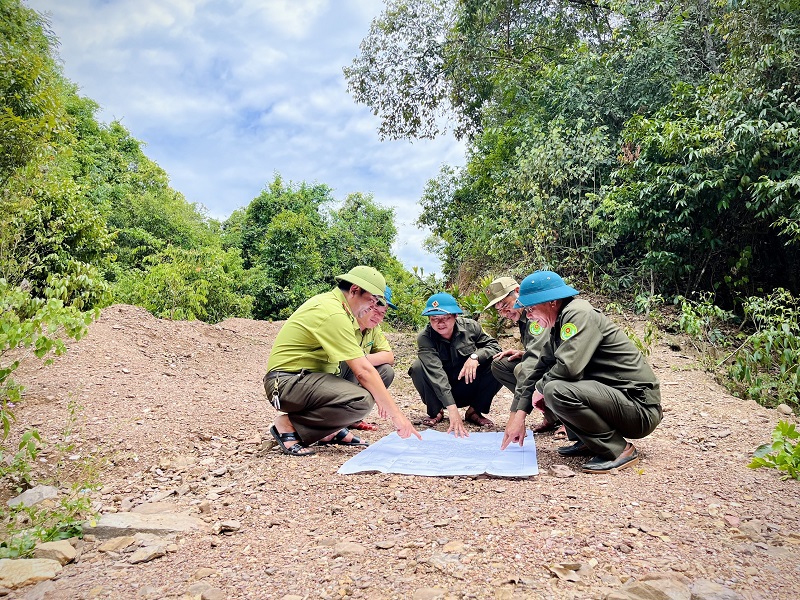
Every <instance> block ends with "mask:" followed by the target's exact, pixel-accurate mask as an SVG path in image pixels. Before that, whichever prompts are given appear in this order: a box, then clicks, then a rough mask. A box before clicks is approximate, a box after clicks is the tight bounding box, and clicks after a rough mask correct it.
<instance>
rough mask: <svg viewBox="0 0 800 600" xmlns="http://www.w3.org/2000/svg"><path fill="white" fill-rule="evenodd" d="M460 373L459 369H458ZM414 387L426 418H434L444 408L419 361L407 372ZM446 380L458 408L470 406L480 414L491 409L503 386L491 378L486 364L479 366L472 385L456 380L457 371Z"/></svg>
mask: <svg viewBox="0 0 800 600" xmlns="http://www.w3.org/2000/svg"><path fill="white" fill-rule="evenodd" d="M459 371H460V368H459ZM408 374H409V375H410V376H411V381H412V382H413V384H414V387H415V388H417V393H419V395H420V397H421V398H422V401H423V402H424V403H425V406H426V407H427V409H428V416H429V417H435V416H436V415H438V414H439V412H440V411H441V410H442V409H443V408H444V405H443V404H442V401H441V400H440V399H439V396H438V395H437V394H436V391H435V389H434V388H433V386H432V385H431V382H430V380H429V379H428V377H427V376H426V375H425V370H424V369H423V368H422V363H421V362H420V360H419V359H417V360H415V361H414V364H413V365H411V368H410V369H409V370H408ZM447 379H448V381H449V382H450V391H451V392H452V394H453V400H455V402H456V406H457V407H458V408H463V407H465V406H471V407H472V409H473V410H475V411H476V412H479V413H481V414H486V413H488V412H489V409H490V408H491V407H492V399H493V398H494V397H495V395H497V392H499V391H500V388H501V387H503V384H502V383H500V382H499V381H497V380H496V379H495V378H494V377H493V376H492V369H491V367H490V366H489V365H488V364H485V365H480V366H479V367H478V370H477V371H476V373H475V379H474V381H473V382H472V383H469V384H468V383H466V381H465V380H464V378H463V377H462V378H461V379H458V371H455V372H454V373H448V374H447Z"/></svg>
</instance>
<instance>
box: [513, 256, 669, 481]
mask: <svg viewBox="0 0 800 600" xmlns="http://www.w3.org/2000/svg"><path fill="white" fill-rule="evenodd" d="M578 293H579V292H578V290H576V289H575V288H573V287H571V286H569V285H567V284H566V283H565V282H564V280H563V279H562V278H561V276H560V275H558V274H557V273H554V272H553V271H536V272H535V273H532V274H531V275H528V276H527V277H526V278H525V279H523V280H522V283H521V284H520V289H519V298H518V299H517V304H518V305H519V306H521V307H524V308H525V312H526V313H527V315H528V318H529V319H532V320H534V321H537V322H538V323H539V324H540V325H541V326H542V327H550V328H551V330H550V342H549V343H548V345H547V346H546V347H545V350H544V352H543V353H542V356H541V357H540V358H539V362H538V363H537V364H536V367H535V368H534V369H533V370H532V371H531V372H530V373H529V374H527V376H526V377H525V380H524V381H522V382H520V386H522V387H523V388H525V387H527V386H530V387H531V388H532V389H533V391H532V394H531V398H532V400H531V403H525V404H519V403H515V404H512V407H511V410H512V415H511V418H510V419H509V421H508V425H507V426H506V430H505V435H504V437H503V442H502V444H501V448H502V449H505V448H506V447H508V445H509V444H510V443H512V442H513V443H518V444H520V445H521V444H522V443H523V442H524V440H525V417H526V416H527V415H528V414H530V412H531V410H532V408H533V406H532V404H533V403H536V402H537V401H541V400H544V403H545V405H546V406H547V407H548V408H549V409H550V410H552V411H553V412H554V413H555V415H556V416H557V417H558V418H559V419H561V421H562V422H563V423H564V425H565V426H566V428H567V432H568V434H569V436H570V439H574V440H576V441H575V442H574V443H573V444H571V445H569V446H563V447H561V448H559V449H558V453H559V454H560V455H562V456H591V457H592V458H591V459H590V460H589V461H588V462H586V463H584V465H583V466H582V467H581V470H582V471H583V472H584V473H608V472H610V471H612V470H614V469H623V468H626V467H630V466H632V465H634V464H636V463H637V462H638V460H639V452H638V451H637V449H636V447H635V446H634V445H633V444H632V443H630V442H628V441H627V440H626V438H632V439H639V438H643V437H645V436H647V435H649V434H650V433H652V432H653V430H654V429H655V428H656V427H657V426H658V424H659V423H660V422H661V418H662V416H663V413H662V410H661V392H660V385H659V381H658V378H657V377H656V375H655V373H653V369H651V368H650V365H648V364H647V362H646V361H645V359H644V356H642V353H641V352H640V351H639V349H638V348H637V347H636V346H635V345H634V344H633V342H631V340H630V339H629V338H628V336H627V335H625V333H624V332H623V331H622V329H621V328H620V327H619V325H617V324H615V323H613V322H612V321H611V320H610V319H609V318H608V317H606V316H605V315H604V314H603V313H601V312H600V311H599V310H597V309H595V308H594V307H592V305H591V304H589V302H587V301H586V300H581V299H578V298H575V296H576V295H578Z"/></svg>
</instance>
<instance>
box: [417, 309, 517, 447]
mask: <svg viewBox="0 0 800 600" xmlns="http://www.w3.org/2000/svg"><path fill="white" fill-rule="evenodd" d="M463 312H464V311H463V310H461V307H460V306H459V305H458V303H457V302H456V299H455V298H453V296H451V295H450V294H447V293H439V294H433V295H432V296H431V297H430V298H428V300H427V302H426V304H425V310H424V311H423V312H422V314H423V315H424V316H426V317H428V319H429V323H428V325H427V326H426V327H425V328H424V329H423V330H422V331H420V332H419V334H418V335H417V352H418V354H417V360H415V361H414V364H412V365H411V368H410V369H409V370H408V374H409V375H410V376H411V381H412V382H413V383H414V387H415V388H416V389H417V392H419V395H420V396H421V398H422V401H423V402H424V403H425V406H426V408H427V412H428V417H427V418H425V419H423V421H422V424H423V425H428V426H430V427H433V426H435V425H437V424H439V423H440V422H441V421H442V420H443V419H444V409H447V416H448V418H449V421H450V426H449V427H448V429H447V433H450V432H452V433H453V434H455V436H456V437H465V436H468V435H469V433H468V432H467V429H466V427H465V426H464V421H467V422H470V423H473V424H475V425H478V426H479V427H494V423H492V421H491V420H490V419H488V418H487V417H485V416H484V413H488V412H489V409H490V408H491V406H492V399H493V398H494V397H495V395H496V394H497V392H498V391H500V388H501V387H502V384H501V383H500V382H499V381H497V380H496V379H495V378H494V377H493V376H492V368H491V365H492V356H494V355H495V354H497V353H498V352H501V350H502V349H501V348H500V344H499V343H498V342H497V340H496V339H494V338H493V337H490V336H489V335H487V334H486V333H485V332H484V331H483V329H482V328H481V326H480V323H478V322H477V321H475V320H473V319H468V318H466V317H463V316H461V315H462V314H463ZM465 406H466V407H467V410H466V412H465V413H464V419H463V420H462V419H461V415H460V413H459V412H458V409H459V408H463V407H465Z"/></svg>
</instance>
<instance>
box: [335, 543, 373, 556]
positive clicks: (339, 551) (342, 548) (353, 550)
mask: <svg viewBox="0 0 800 600" xmlns="http://www.w3.org/2000/svg"><path fill="white" fill-rule="evenodd" d="M366 551H367V549H366V548H365V547H364V546H362V545H361V544H357V543H356V542H339V543H338V544H336V545H335V546H334V547H333V555H334V556H347V555H354V554H364V553H365V552H366Z"/></svg>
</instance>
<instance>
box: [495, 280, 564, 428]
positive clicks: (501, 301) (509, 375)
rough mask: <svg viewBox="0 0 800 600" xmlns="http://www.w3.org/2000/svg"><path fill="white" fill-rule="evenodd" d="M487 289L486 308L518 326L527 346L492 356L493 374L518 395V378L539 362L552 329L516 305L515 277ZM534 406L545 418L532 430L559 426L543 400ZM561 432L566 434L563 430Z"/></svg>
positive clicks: (516, 288)
mask: <svg viewBox="0 0 800 600" xmlns="http://www.w3.org/2000/svg"><path fill="white" fill-rule="evenodd" d="M484 293H485V294H486V298H487V300H488V303H487V304H486V308H484V309H483V310H489V309H490V308H494V309H495V310H496V311H497V313H498V314H499V315H500V316H501V317H503V318H505V319H508V320H509V321H512V322H513V323H516V324H517V326H518V327H519V339H520V341H521V342H522V347H523V348H524V350H516V349H513V348H510V349H508V350H503V351H502V352H500V353H498V354H495V355H494V356H493V357H492V375H494V378H495V379H497V381H499V382H500V383H502V384H503V385H504V386H506V387H507V388H508V389H509V390H510V391H511V393H513V394H514V395H515V396H517V395H518V392H517V382H518V381H520V380H522V379H524V377H525V373H527V372H528V371H530V370H531V369H533V367H535V366H536V363H537V362H538V361H539V356H540V355H541V354H542V350H544V346H545V344H546V343H547V340H549V339H550V330H549V329H547V328H545V327H541V326H540V325H539V323H537V322H536V321H530V320H529V319H528V316H527V315H526V314H525V311H524V310H523V309H522V308H520V307H515V306H514V305H515V304H516V302H517V298H518V297H519V284H518V283H517V281H516V280H515V279H513V278H512V277H499V278H497V279H495V280H494V281H492V282H491V283H490V284H489V286H488V287H487V288H486V289H485V290H484ZM519 393H520V394H521V393H522V390H520V392H519ZM534 408H538V409H539V410H540V411H542V413H543V414H544V418H543V419H542V422H541V423H539V424H538V425H536V426H535V427H534V428H533V433H545V432H548V431H553V430H554V429H556V428H557V427H558V418H557V417H556V416H555V415H554V414H553V411H551V410H550V409H549V408H547V407H546V406H545V405H544V403H543V402H542V403H540V404H539V405H538V406H535V407H534ZM562 429H563V428H562ZM559 435H560V436H563V435H564V433H560V434H559Z"/></svg>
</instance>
